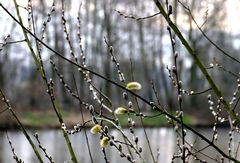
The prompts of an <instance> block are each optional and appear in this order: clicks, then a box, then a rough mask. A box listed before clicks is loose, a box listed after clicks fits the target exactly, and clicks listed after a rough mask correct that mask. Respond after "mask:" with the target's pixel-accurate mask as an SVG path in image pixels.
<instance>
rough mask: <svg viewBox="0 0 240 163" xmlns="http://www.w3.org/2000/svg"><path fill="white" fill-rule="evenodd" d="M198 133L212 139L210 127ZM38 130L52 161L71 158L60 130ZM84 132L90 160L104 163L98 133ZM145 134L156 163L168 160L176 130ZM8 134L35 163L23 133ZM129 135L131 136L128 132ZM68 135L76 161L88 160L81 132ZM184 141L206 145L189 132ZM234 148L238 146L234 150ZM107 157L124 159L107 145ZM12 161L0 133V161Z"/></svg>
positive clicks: (224, 137)
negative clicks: (86, 134) (89, 148)
mask: <svg viewBox="0 0 240 163" xmlns="http://www.w3.org/2000/svg"><path fill="white" fill-rule="evenodd" d="M29 132H30V134H31V135H33V133H34V132H31V131H29ZM200 132H201V133H202V134H204V135H206V136H207V137H209V138H211V136H212V130H211V129H202V130H200ZM38 133H39V138H40V140H41V142H42V145H44V147H45V148H46V149H47V152H48V153H49V154H50V155H51V156H52V157H53V158H54V160H55V162H64V161H66V162H71V158H70V156H69V153H68V151H67V147H66V144H65V141H64V138H63V136H62V132H61V131H59V130H42V131H38ZM87 133H88V137H89V142H90V146H91V152H92V155H93V161H94V162H96V163H104V162H105V161H104V159H103V155H102V151H101V148H100V145H99V136H98V135H92V134H90V132H87ZM147 133H148V135H149V139H150V143H151V147H152V149H153V151H154V155H155V156H156V155H157V149H159V152H160V156H159V159H158V162H159V163H168V162H171V158H172V155H173V153H174V152H176V135H175V132H174V131H173V130H172V129H170V128H151V129H150V128H149V129H147ZM8 134H9V137H10V139H11V140H12V144H13V146H14V148H15V152H16V154H17V155H18V156H19V157H20V158H21V159H22V160H24V162H25V163H35V162H36V163H37V162H38V161H37V159H36V157H35V155H34V153H33V151H32V149H31V147H30V145H29V144H28V142H27V140H26V139H25V137H24V135H23V134H22V133H21V132H18V131H10V132H8ZM111 135H114V137H116V138H118V139H120V135H119V133H118V132H117V131H116V130H112V131H111ZM136 135H137V136H138V137H139V144H140V145H141V146H142V147H143V157H144V158H145V159H146V162H152V161H151V157H150V154H149V150H148V147H147V142H146V139H145V137H144V132H143V130H142V129H140V128H139V129H136ZM219 135H221V137H219V140H218V142H220V148H221V149H225V151H226V150H227V147H228V130H226V129H221V130H219ZM129 137H130V138H131V136H130V135H129ZM70 138H71V142H72V144H73V148H74V149H75V153H76V155H77V158H78V161H79V162H81V163H88V162H90V158H89V155H88V151H87V145H86V139H85V136H84V134H83V133H79V134H75V135H71V136H70ZM33 140H34V138H33ZM187 140H188V142H189V143H194V142H201V143H198V144H197V146H198V148H201V147H204V146H205V145H206V144H204V143H202V141H200V140H199V139H196V137H195V136H194V135H193V134H191V133H188V136H187ZM234 140H235V141H236V142H239V140H240V138H239V137H236V136H235V137H234ZM195 146H196V145H195ZM236 148H237V145H236V147H235V149H236ZM204 152H205V153H208V154H211V155H212V156H214V157H217V152H216V151H214V150H212V149H210V148H209V149H208V151H204ZM211 152H212V153H211ZM42 155H43V154H42ZM107 156H108V158H109V160H110V162H111V163H117V162H127V161H126V160H125V159H123V158H120V156H119V154H118V152H117V151H116V150H115V149H113V148H110V147H108V148H107ZM200 157H201V156H200ZM43 158H44V157H43ZM12 162H15V161H14V160H13V159H12V152H11V149H10V147H9V144H8V141H7V138H6V133H4V132H0V163H12ZM44 162H48V160H46V159H45V160H44ZM191 162H193V161H191ZM211 162H212V161H211Z"/></svg>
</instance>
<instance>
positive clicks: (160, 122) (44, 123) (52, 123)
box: [0, 110, 195, 129]
mask: <svg viewBox="0 0 240 163" xmlns="http://www.w3.org/2000/svg"><path fill="white" fill-rule="evenodd" d="M17 114H18V116H19V119H20V120H21V122H22V123H23V125H24V126H25V127H26V128H58V127H59V122H58V119H57V117H56V114H55V113H54V112H51V111H39V110H37V111H36V110H35V111H21V112H18V113H17ZM62 115H63V118H64V121H65V123H66V124H67V125H68V126H73V125H75V124H77V123H79V124H81V122H82V120H81V114H80V113H79V112H75V111H62ZM130 117H131V118H132V119H133V120H134V121H135V123H136V126H141V125H140V119H139V117H136V116H132V115H130ZM84 118H85V120H89V119H91V117H90V115H89V114H85V115H84ZM118 119H119V122H120V124H121V125H122V126H123V127H124V126H127V125H128V120H127V119H128V116H126V115H120V116H118ZM193 119H194V118H193V117H191V116H188V115H186V116H184V122H185V123H186V124H192V123H195V122H194V120H193ZM143 123H144V125H146V126H151V127H158V126H165V125H167V124H168V123H167V121H166V118H165V117H163V116H157V115H155V116H151V117H145V118H143ZM91 125H92V124H87V126H91ZM0 128H2V129H3V128H12V129H14V128H17V123H16V122H15V120H14V119H13V118H11V116H9V115H7V114H6V115H5V116H4V118H2V119H0Z"/></svg>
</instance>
